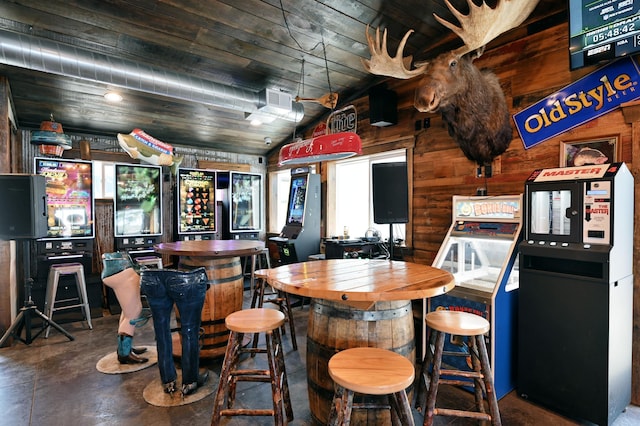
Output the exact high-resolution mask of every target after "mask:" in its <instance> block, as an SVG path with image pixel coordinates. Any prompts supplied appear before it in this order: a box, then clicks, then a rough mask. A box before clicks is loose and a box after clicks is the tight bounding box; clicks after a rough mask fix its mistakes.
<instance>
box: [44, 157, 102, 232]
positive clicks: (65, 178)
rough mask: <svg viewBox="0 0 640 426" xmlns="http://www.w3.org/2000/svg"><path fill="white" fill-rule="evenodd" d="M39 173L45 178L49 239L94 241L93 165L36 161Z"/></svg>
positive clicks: (54, 160) (46, 160) (78, 162)
mask: <svg viewBox="0 0 640 426" xmlns="http://www.w3.org/2000/svg"><path fill="white" fill-rule="evenodd" d="M35 173H36V174H39V175H42V176H44V178H45V182H46V189H45V191H46V194H47V236H46V237H45V238H44V239H57V238H93V236H94V234H93V191H92V189H93V186H92V164H91V163H90V162H88V161H78V160H57V159H51V158H35Z"/></svg>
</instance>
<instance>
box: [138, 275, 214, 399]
mask: <svg viewBox="0 0 640 426" xmlns="http://www.w3.org/2000/svg"><path fill="white" fill-rule="evenodd" d="M140 286H141V289H142V292H143V293H144V294H145V295H146V296H147V301H148V303H149V307H150V308H151V313H152V315H153V327H154V329H155V332H156V342H157V347H158V368H159V369H160V379H161V380H162V384H163V387H164V391H165V392H166V393H169V394H173V392H175V391H176V379H177V375H176V367H175V364H174V362H173V344H172V341H171V327H170V321H171V312H172V309H173V305H174V304H175V305H176V307H177V308H178V313H179V314H180V324H181V329H180V335H181V338H182V359H181V365H182V394H183V395H189V394H191V393H194V392H195V391H196V390H197V389H198V388H199V387H200V386H202V385H203V384H204V383H205V382H206V381H207V379H208V373H205V374H200V373H199V367H200V344H199V341H198V337H199V331H200V321H201V315H202V307H203V305H204V299H205V294H206V292H207V286H208V279H207V274H206V271H205V269H204V268H197V269H194V270H192V271H177V270H174V269H146V270H143V271H142V272H141V280H140Z"/></svg>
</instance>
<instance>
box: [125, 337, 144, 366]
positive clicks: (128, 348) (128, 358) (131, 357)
mask: <svg viewBox="0 0 640 426" xmlns="http://www.w3.org/2000/svg"><path fill="white" fill-rule="evenodd" d="M132 343H133V336H129V335H128V334H118V362H120V364H144V363H145V362H147V361H149V359H147V358H142V357H139V356H137V355H136V354H135V353H134V352H133V350H132V349H133V348H132Z"/></svg>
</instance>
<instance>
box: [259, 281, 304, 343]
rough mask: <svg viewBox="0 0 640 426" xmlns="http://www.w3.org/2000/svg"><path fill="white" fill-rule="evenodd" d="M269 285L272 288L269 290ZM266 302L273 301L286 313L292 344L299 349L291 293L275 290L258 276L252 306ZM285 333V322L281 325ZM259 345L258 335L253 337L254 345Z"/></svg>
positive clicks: (261, 305)
mask: <svg viewBox="0 0 640 426" xmlns="http://www.w3.org/2000/svg"><path fill="white" fill-rule="evenodd" d="M267 287H269V288H270V289H271V290H267ZM265 303H272V304H274V305H277V306H278V309H279V310H280V312H282V313H283V314H284V318H285V322H288V323H289V332H290V333H291V346H292V347H293V350H294V351H297V350H298V342H297V340H296V326H295V323H294V322H293V313H292V311H291V299H290V298H289V293H286V292H284V291H281V290H275V289H273V288H272V287H271V286H269V285H268V284H267V282H266V280H264V279H263V278H258V279H256V281H255V287H254V289H253V295H252V296H251V308H262V307H263V306H264V304H265ZM281 332H282V334H283V335H285V334H287V333H286V327H285V325H284V323H283V324H282V327H281ZM257 345H258V335H257V334H256V335H255V336H254V337H253V347H254V348H256V347H257Z"/></svg>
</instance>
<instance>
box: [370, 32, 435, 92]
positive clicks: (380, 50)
mask: <svg viewBox="0 0 640 426" xmlns="http://www.w3.org/2000/svg"><path fill="white" fill-rule="evenodd" d="M412 32H413V30H409V31H407V33H406V34H405V35H404V37H402V40H401V41H400V44H399V45H398V50H397V52H396V56H394V57H393V58H392V57H391V56H389V53H388V50H387V30H386V29H385V30H384V33H383V35H382V43H380V28H376V39H375V40H374V39H373V37H372V36H371V34H369V25H367V44H368V45H369V51H370V52H371V59H362V65H363V66H364V69H366V70H367V71H368V72H370V73H371V74H376V75H386V76H388V77H395V78H400V79H403V80H405V79H408V78H412V77H415V76H417V75H419V74H422V73H423V72H424V70H425V69H426V65H423V66H421V67H419V68H416V69H414V70H410V69H409V68H411V61H412V60H413V56H406V57H404V58H403V57H402V51H403V50H404V46H405V44H407V39H408V38H409V36H410V35H411V33H412Z"/></svg>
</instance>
